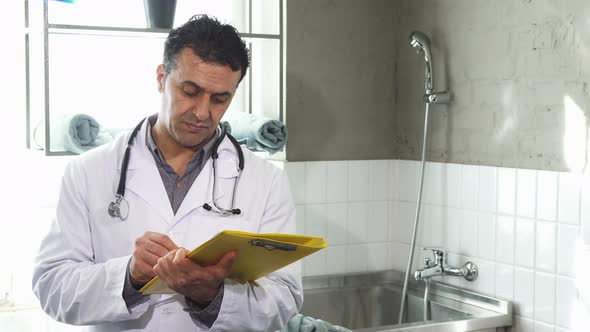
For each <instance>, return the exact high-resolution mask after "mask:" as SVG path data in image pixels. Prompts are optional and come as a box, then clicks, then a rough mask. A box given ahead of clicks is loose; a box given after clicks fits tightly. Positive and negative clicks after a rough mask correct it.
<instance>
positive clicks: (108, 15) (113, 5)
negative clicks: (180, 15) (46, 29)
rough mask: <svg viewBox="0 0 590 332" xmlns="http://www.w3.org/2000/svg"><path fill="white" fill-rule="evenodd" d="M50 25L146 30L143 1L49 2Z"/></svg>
mask: <svg viewBox="0 0 590 332" xmlns="http://www.w3.org/2000/svg"><path fill="white" fill-rule="evenodd" d="M48 14H49V23H52V24H73V25H91V26H107V27H130V28H145V27H146V21H145V12H144V10H143V0H100V1H96V0H76V1H74V2H73V3H67V2H62V1H48Z"/></svg>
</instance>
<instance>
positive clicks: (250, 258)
mask: <svg viewBox="0 0 590 332" xmlns="http://www.w3.org/2000/svg"><path fill="white" fill-rule="evenodd" d="M326 245H327V244H326V241H324V239H323V238H319V237H312V236H305V235H296V234H259V233H248V232H242V231H232V230H224V231H222V232H220V233H218V234H217V235H215V236H214V237H213V238H211V239H210V240H209V241H207V242H205V243H203V244H202V245H200V246H198V247H197V248H195V249H193V251H191V252H190V253H189V254H188V255H187V257H189V258H190V259H192V260H193V261H195V262H196V263H198V264H199V265H203V266H207V265H211V264H215V263H217V262H218V261H219V259H221V257H222V256H223V255H224V254H225V253H226V252H228V251H230V250H235V251H237V253H238V256H237V257H236V259H235V261H234V263H233V265H232V269H231V272H230V274H229V278H231V279H234V280H237V281H240V282H245V281H255V280H256V279H258V278H260V277H263V276H265V275H267V274H269V273H271V272H273V271H276V270H278V269H280V268H282V267H284V266H287V265H289V264H291V263H293V262H295V261H298V260H300V259H302V258H303V257H305V256H308V255H310V254H312V253H314V252H316V251H318V250H321V249H323V248H325V247H326ZM139 291H140V292H141V293H142V294H144V295H150V294H174V293H175V292H174V291H173V290H171V289H170V288H168V286H167V285H166V284H165V283H164V282H162V281H161V280H160V279H159V278H158V277H154V278H153V279H152V280H150V282H148V283H147V284H146V285H145V286H143V287H142V288H141V289H140V290H139Z"/></svg>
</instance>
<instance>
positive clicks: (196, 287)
mask: <svg viewBox="0 0 590 332" xmlns="http://www.w3.org/2000/svg"><path fill="white" fill-rule="evenodd" d="M188 253H189V252H188V250H186V249H184V248H178V249H176V250H173V251H170V252H169V253H168V254H167V255H166V256H164V257H162V258H160V259H159V260H158V263H157V264H156V265H155V266H154V272H155V273H156V275H157V276H158V277H159V278H160V279H161V280H162V281H163V282H165V283H166V284H167V285H168V287H170V288H171V289H172V290H174V291H176V292H177V293H179V294H182V295H184V296H186V297H188V298H190V299H191V300H193V301H194V302H196V303H197V304H199V305H202V306H206V305H208V304H209V303H210V302H211V301H213V299H214V298H215V296H216V295H217V293H218V292H219V288H220V287H221V284H222V283H223V281H224V280H225V278H226V277H227V276H228V275H229V272H230V271H231V267H232V264H233V262H234V259H235V257H236V255H237V253H236V252H235V251H229V252H227V253H225V255H223V257H221V259H220V260H219V262H217V264H215V265H210V266H201V265H199V264H197V263H195V262H193V261H192V260H191V259H190V258H188V257H186V256H187V254H188Z"/></svg>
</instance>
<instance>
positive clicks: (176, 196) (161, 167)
mask: <svg viewBox="0 0 590 332" xmlns="http://www.w3.org/2000/svg"><path fill="white" fill-rule="evenodd" d="M148 120H149V121H148V126H147V130H146V137H145V141H146V144H147V147H148V149H149V150H150V152H151V153H152V156H153V157H154V160H155V161H156V166H158V172H160V176H161V177H162V182H163V183H164V187H165V188H166V193H167V194H168V199H170V205H172V211H174V214H176V212H177V211H178V208H179V207H180V204H181V203H182V201H183V200H184V197H185V196H186V194H187V193H188V191H189V189H190V187H191V185H192V184H193V182H195V179H196V178H197V176H199V174H200V173H201V170H202V169H203V167H205V164H206V163H207V160H208V159H209V157H211V148H212V147H213V145H214V144H215V141H217V138H219V135H220V130H219V128H217V130H216V132H215V139H212V140H210V141H209V142H207V143H206V144H205V146H203V147H202V148H200V149H199V150H197V151H196V152H195V153H194V154H193V157H192V159H191V160H190V161H189V162H188V164H187V165H186V170H185V171H184V174H183V175H182V176H178V174H176V173H175V172H174V170H173V169H172V167H170V165H168V164H167V163H166V160H164V156H163V155H162V153H161V151H160V148H158V146H157V145H156V142H155V141H154V138H153V136H152V134H151V132H152V131H151V129H152V126H153V125H154V124H155V123H156V120H157V117H156V116H150V117H149V118H148Z"/></svg>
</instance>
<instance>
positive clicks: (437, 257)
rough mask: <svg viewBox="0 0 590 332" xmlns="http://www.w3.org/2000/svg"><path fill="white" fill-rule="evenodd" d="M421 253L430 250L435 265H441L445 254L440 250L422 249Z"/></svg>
mask: <svg viewBox="0 0 590 332" xmlns="http://www.w3.org/2000/svg"><path fill="white" fill-rule="evenodd" d="M422 250H423V251H427V250H430V251H432V255H433V256H434V264H436V265H441V266H442V265H443V262H444V258H445V252H444V251H443V250H442V248H422Z"/></svg>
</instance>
